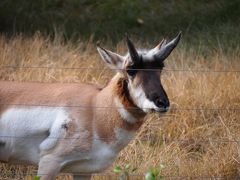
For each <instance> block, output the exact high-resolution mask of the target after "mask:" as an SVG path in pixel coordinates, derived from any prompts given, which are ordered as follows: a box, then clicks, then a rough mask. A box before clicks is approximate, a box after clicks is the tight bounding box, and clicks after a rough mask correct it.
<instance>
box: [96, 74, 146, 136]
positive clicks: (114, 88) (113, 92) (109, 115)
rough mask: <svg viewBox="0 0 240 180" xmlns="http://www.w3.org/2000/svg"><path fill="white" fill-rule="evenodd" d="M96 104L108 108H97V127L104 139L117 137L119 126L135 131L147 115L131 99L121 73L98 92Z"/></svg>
mask: <svg viewBox="0 0 240 180" xmlns="http://www.w3.org/2000/svg"><path fill="white" fill-rule="evenodd" d="M96 106H104V107H106V109H105V108H104V109H101V110H97V109H96V110H95V120H96V121H95V124H96V126H95V127H96V130H97V134H98V136H100V137H101V138H103V139H105V138H108V137H116V131H117V130H118V129H119V128H120V129H124V130H126V131H129V132H131V133H132V132H135V131H136V130H138V129H139V128H140V126H141V125H142V122H143V118H144V116H145V115H146V114H145V113H144V112H143V111H142V110H141V109H140V108H138V107H137V106H136V105H135V103H134V102H133V101H132V100H131V97H130V95H129V92H128V89H127V81H126V80H125V79H124V77H122V76H121V75H120V74H117V75H115V76H114V77H113V79H112V80H111V81H110V83H109V84H108V85H107V86H106V87H105V88H104V89H103V90H102V91H101V92H100V93H99V94H98V96H97V98H96ZM111 139H112V138H111Z"/></svg>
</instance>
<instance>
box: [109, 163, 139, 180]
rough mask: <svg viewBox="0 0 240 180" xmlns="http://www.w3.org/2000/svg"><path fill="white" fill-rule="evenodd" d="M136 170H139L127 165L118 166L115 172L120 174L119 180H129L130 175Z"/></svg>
mask: <svg viewBox="0 0 240 180" xmlns="http://www.w3.org/2000/svg"><path fill="white" fill-rule="evenodd" d="M136 170H137V168H132V167H131V165H130V164H127V165H126V166H125V167H121V166H116V167H115V168H114V169H113V172H115V173H116V174H119V180H129V178H130V177H129V176H130V174H131V173H133V172H134V171H136Z"/></svg>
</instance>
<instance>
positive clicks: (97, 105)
mask: <svg viewBox="0 0 240 180" xmlns="http://www.w3.org/2000/svg"><path fill="white" fill-rule="evenodd" d="M180 37H181V33H179V35H178V36H177V37H176V38H175V39H173V40H172V41H170V42H169V43H166V40H163V41H162V42H161V43H159V44H158V45H157V46H156V47H155V48H153V49H151V50H149V51H145V50H142V51H137V50H136V49H135V47H134V45H133V43H132V41H131V40H130V39H129V38H128V37H127V46H128V51H129V52H128V53H127V55H125V56H121V55H119V54H117V53H114V52H111V51H109V50H106V49H104V48H102V47H100V46H98V47H97V50H98V52H99V54H100V56H101V58H102V59H103V61H105V62H106V64H108V65H109V66H110V67H111V68H114V69H116V71H117V73H116V75H115V76H114V77H113V78H112V79H111V80H110V82H109V83H108V85H107V86H106V87H105V88H103V89H99V88H97V87H95V86H93V85H87V84H60V83H59V84H41V83H18V82H1V83H0V112H1V116H0V161H1V162H6V163H17V164H19V163H20V164H32V165H38V176H41V180H50V179H54V178H55V177H56V176H57V174H58V173H59V172H66V173H73V175H74V178H76V179H90V178H91V174H92V173H97V172H101V171H103V170H105V169H106V168H107V167H109V166H110V165H111V164H112V163H113V161H114V160H115V158H116V157H117V155H118V153H119V152H120V151H121V150H122V149H123V148H124V147H125V146H127V144H128V143H129V141H130V140H131V139H132V138H133V137H134V134H135V132H136V130H137V129H139V127H140V126H141V124H142V123H143V117H144V116H145V115H146V114H147V113H148V112H151V111H156V112H166V111H167V110H168V108H169V100H168V97H167V94H166V92H165V90H164V88H163V86H162V84H161V80H160V73H161V70H162V68H163V66H164V63H163V62H164V60H165V59H166V58H167V57H168V55H169V54H170V53H171V52H172V50H173V49H174V48H175V47H176V46H177V44H178V42H179V40H180ZM147 69H154V71H147Z"/></svg>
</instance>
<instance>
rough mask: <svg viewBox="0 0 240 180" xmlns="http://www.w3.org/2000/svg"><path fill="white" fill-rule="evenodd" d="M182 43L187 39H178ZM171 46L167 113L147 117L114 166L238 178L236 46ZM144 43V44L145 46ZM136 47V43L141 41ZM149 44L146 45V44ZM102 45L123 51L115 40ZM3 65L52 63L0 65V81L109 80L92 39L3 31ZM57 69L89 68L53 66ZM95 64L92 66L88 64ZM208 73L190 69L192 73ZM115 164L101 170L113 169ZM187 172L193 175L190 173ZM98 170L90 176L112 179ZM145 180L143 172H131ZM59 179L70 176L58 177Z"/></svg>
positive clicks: (15, 171) (6, 174)
mask: <svg viewBox="0 0 240 180" xmlns="http://www.w3.org/2000/svg"><path fill="white" fill-rule="evenodd" d="M183 42H184V39H183ZM183 42H181V45H180V46H179V47H177V48H176V50H175V51H174V52H173V53H172V55H171V56H170V57H169V58H168V60H167V62H166V69H185V70H189V71H170V70H169V71H168V70H166V71H163V74H162V81H163V85H164V86H165V89H166V91H167V93H168V96H169V98H170V102H171V108H172V110H171V111H170V112H168V113H167V114H150V115H148V117H147V118H146V122H145V124H144V125H143V126H142V128H141V129H140V130H139V133H138V135H137V137H136V138H135V140H133V141H132V142H131V143H130V144H129V145H128V146H127V147H126V148H125V149H124V150H123V151H122V152H121V153H120V155H119V158H118V159H117V160H116V162H115V165H126V164H131V166H132V167H136V168H137V170H136V172H135V173H141V174H143V173H145V172H147V171H148V170H149V168H151V167H156V168H159V167H160V165H164V167H165V168H164V169H162V170H161V175H163V176H168V178H165V179H174V178H175V177H176V176H181V177H182V179H195V178H194V177H195V176H204V177H205V178H204V179H216V177H214V176H218V177H220V176H221V177H222V178H225V179H228V178H227V177H233V176H238V177H239V176H240V138H239V136H240V118H239V116H240V74H239V72H212V70H225V71H227V70H229V71H236V70H239V69H240V62H239V54H240V52H239V50H238V49H239V48H238V49H237V48H236V51H234V53H232V54H224V51H223V50H222V49H221V46H219V48H218V49H215V50H212V51H210V53H203V52H202V51H201V49H204V48H206V47H204V46H202V45H199V47H197V48H196V47H192V48H189V47H190V46H189V45H186V42H185V43H183ZM146 44H147V43H146ZM138 46H140V47H141V44H140V43H138ZM147 46H148V47H150V45H147ZM105 47H107V48H109V49H111V50H116V51H117V52H119V53H124V52H125V51H126V47H125V44H124V42H120V43H119V44H118V45H117V46H116V47H114V48H113V47H111V46H110V44H108V45H106V46H105ZM0 63H1V67H3V66H21V67H49V68H16V67H15V68H14V67H11V68H10V67H8V68H1V69H0V79H1V80H8V81H37V82H46V83H51V82H65V83H68V82H74V83H78V82H88V83H89V82H90V83H94V84H98V85H100V86H104V85H106V83H107V82H108V81H109V80H110V78H111V77H112V75H113V71H111V70H109V69H108V68H107V67H106V66H105V65H104V63H102V61H101V60H100V57H99V55H98V54H97V51H96V47H95V45H94V43H92V42H91V41H89V42H79V43H78V44H71V42H63V41H62V40H61V38H55V39H54V40H49V39H46V38H43V37H41V36H40V35H35V36H34V37H30V38H26V37H25V38H23V37H21V36H17V37H14V38H11V39H7V38H5V37H4V36H0ZM56 67H64V68H67V67H69V68H76V67H87V68H89V69H58V68H56ZM91 68H97V69H91ZM196 69H198V70H200V69H202V70H203V69H204V70H209V71H210V72H201V71H198V72H195V71H194V70H196ZM113 167H114V165H113V166H112V167H110V168H109V169H108V170H107V171H106V172H112V169H113ZM26 173H27V174H28V173H29V174H32V173H33V174H34V173H36V169H35V168H34V167H24V166H10V165H6V164H0V179H23V178H24V175H25V174H26ZM187 176H191V177H190V178H188V177H187ZM112 178H113V177H109V176H104V175H98V176H95V177H94V179H112ZM132 178H133V179H143V177H136V176H134V177H132ZM59 179H71V178H70V177H67V176H59Z"/></svg>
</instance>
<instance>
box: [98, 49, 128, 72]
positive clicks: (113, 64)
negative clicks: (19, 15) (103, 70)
mask: <svg viewBox="0 0 240 180" xmlns="http://www.w3.org/2000/svg"><path fill="white" fill-rule="evenodd" d="M97 50H98V53H99V54H100V56H101V58H102V60H103V61H104V62H106V63H107V64H108V66H109V67H110V68H111V69H116V70H119V71H120V70H121V69H122V68H123V62H124V59H123V57H122V56H121V55H119V54H117V53H114V52H112V51H109V50H107V49H104V48H102V47H100V46H98V47H97Z"/></svg>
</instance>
